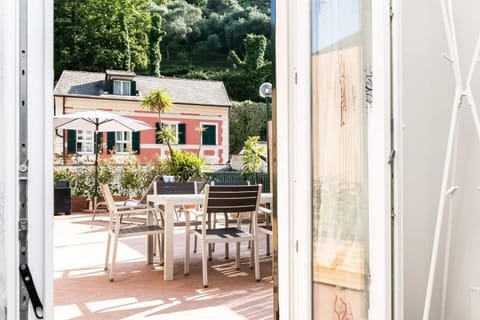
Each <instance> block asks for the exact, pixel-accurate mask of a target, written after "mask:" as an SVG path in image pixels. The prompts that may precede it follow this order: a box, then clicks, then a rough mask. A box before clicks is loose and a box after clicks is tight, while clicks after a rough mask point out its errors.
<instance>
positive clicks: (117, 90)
mask: <svg viewBox="0 0 480 320" xmlns="http://www.w3.org/2000/svg"><path fill="white" fill-rule="evenodd" d="M112 81H113V94H116V95H120V96H129V95H131V94H132V83H131V81H130V80H122V79H113V80H112Z"/></svg>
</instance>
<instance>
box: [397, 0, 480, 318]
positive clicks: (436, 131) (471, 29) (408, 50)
mask: <svg viewBox="0 0 480 320" xmlns="http://www.w3.org/2000/svg"><path fill="white" fill-rule="evenodd" d="M452 2H453V3H454V6H453V7H454V11H455V18H456V19H457V20H456V23H457V24H456V25H457V34H458V36H459V47H460V48H459V52H460V59H461V62H462V65H463V77H464V79H465V78H466V74H467V71H466V70H467V69H468V66H469V65H470V60H471V55H472V53H473V47H474V45H475V41H476V37H477V36H478V32H480V20H479V19H478V18H477V17H476V16H475V13H478V12H479V10H480V2H478V1H475V0H455V1H452ZM400 3H401V4H400ZM397 8H399V10H398V11H397V12H396V15H395V19H398V20H396V23H397V26H398V27H399V28H398V30H399V32H398V33H397V34H395V37H396V38H395V41H397V44H398V45H399V51H397V52H396V57H395V61H396V65H395V68H397V69H396V72H395V73H394V77H395V78H396V79H397V80H399V86H397V87H394V90H396V91H395V96H396V98H395V108H396V113H397V115H398V117H397V122H396V125H397V129H398V130H399V131H398V132H397V133H399V135H397V139H398V140H397V141H400V142H401V145H397V148H398V151H399V152H398V156H399V161H400V164H401V171H400V174H399V176H397V178H398V180H397V182H398V183H399V184H398V185H397V187H398V189H397V190H398V191H399V192H400V197H399V199H400V202H399V208H400V210H401V211H400V212H399V214H400V216H399V218H400V219H401V225H402V228H403V229H402V230H400V231H401V237H402V238H401V247H403V256H404V260H403V265H404V269H403V272H404V278H403V286H404V292H403V300H404V319H406V320H408V319H421V318H422V313H423V305H424V301H425V293H426V285H427V277H428V268H429V263H430V257H431V249H432V245H433V232H434V226H435V222H436V215H437V209H438V201H439V198H440V186H441V178H442V172H443V166H444V161H445V152H446V146H447V136H448V130H449V121H450V114H451V111H452V103H453V95H454V90H455V83H454V80H453V73H452V68H451V65H450V63H448V62H447V61H446V60H445V59H444V58H442V57H441V56H440V54H441V53H442V52H448V45H447V41H446V37H445V32H444V28H443V22H442V15H441V11H440V1H415V0H403V1H397ZM479 80H480V78H479V77H478V76H476V77H475V80H474V86H473V87H474V94H475V88H476V89H477V90H476V92H477V93H476V94H475V97H476V98H477V99H478V103H480V94H479V91H478V88H479V85H480V83H479V82H480V81H479ZM458 128H459V132H460V134H459V136H458V139H459V144H458V148H457V151H458V153H457V158H456V159H457V160H456V162H455V161H454V163H455V166H454V171H455V172H456V179H455V180H456V183H455V184H457V185H459V187H460V189H459V190H458V191H457V192H456V194H455V196H454V203H453V211H452V213H453V221H454V223H453V229H452V232H453V233H452V247H451V248H452V249H451V250H452V251H451V252H452V254H451V257H450V259H449V263H450V269H449V270H450V272H449V274H448V276H449V278H448V291H447V300H446V301H447V304H446V317H445V319H470V318H469V314H468V313H469V311H468V309H469V290H468V288H469V287H470V286H475V287H480V273H479V272H478V270H479V268H480V255H479V254H478V250H476V249H475V248H478V243H480V232H479V230H480V214H479V212H480V210H479V209H480V203H479V201H478V200H477V199H478V196H479V194H478V192H479V191H476V190H475V187H476V186H477V185H480V166H479V165H478V164H479V161H480V154H479V151H480V143H478V140H477V139H476V137H475V132H474V128H473V122H472V118H471V112H470V109H469V107H468V106H464V107H463V108H461V109H460V114H459V126H458ZM447 208H448V203H447ZM444 221H446V220H444ZM442 239H445V232H444V233H443V234H442ZM444 248H445V246H444V245H443V244H442V245H441V246H440V255H439V259H438V262H439V268H438V269H437V277H436V281H435V286H434V291H433V292H434V294H433V299H432V308H431V313H430V319H441V316H440V314H441V289H442V286H441V283H442V276H443V270H442V268H443V256H444V254H443V252H444ZM479 303H480V301H477V302H476V304H477V305H478V304H479ZM472 319H473V318H472Z"/></svg>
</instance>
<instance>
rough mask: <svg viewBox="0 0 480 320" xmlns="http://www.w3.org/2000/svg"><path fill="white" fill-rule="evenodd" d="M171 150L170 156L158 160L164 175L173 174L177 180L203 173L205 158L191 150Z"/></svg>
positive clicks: (180, 180) (184, 179)
mask: <svg viewBox="0 0 480 320" xmlns="http://www.w3.org/2000/svg"><path fill="white" fill-rule="evenodd" d="M172 152H173V153H172V157H171V158H167V159H164V160H162V161H161V162H160V167H161V171H162V172H163V173H164V174H165V175H169V176H175V178H176V180H177V181H179V182H185V181H187V180H188V179H189V178H192V177H197V176H200V177H201V176H203V175H204V166H205V160H204V159H203V158H202V157H200V156H199V155H197V154H195V153H192V152H187V151H181V150H177V149H173V150H172Z"/></svg>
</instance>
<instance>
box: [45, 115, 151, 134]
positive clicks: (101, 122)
mask: <svg viewBox="0 0 480 320" xmlns="http://www.w3.org/2000/svg"><path fill="white" fill-rule="evenodd" d="M53 125H54V127H55V129H65V130H68V129H70V130H89V131H96V132H105V131H140V130H148V129H153V127H152V126H150V125H148V124H147V123H145V122H143V121H139V120H135V119H131V118H127V117H124V116H121V115H119V114H115V113H110V112H106V111H82V112H75V113H68V114H62V115H58V116H54V117H53Z"/></svg>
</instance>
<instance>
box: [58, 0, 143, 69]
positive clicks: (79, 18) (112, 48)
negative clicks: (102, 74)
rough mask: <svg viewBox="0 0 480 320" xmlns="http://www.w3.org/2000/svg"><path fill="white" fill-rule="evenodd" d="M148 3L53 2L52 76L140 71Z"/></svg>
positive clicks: (129, 0)
mask: <svg viewBox="0 0 480 320" xmlns="http://www.w3.org/2000/svg"><path fill="white" fill-rule="evenodd" d="M149 7H150V2H149V1H148V0H108V1H107V0H85V1H75V0H56V1H54V33H55V37H54V42H55V45H54V55H55V77H56V78H58V76H59V75H60V74H61V72H62V71H63V70H64V69H72V70H89V71H104V70H105V69H131V70H144V69H145V68H146V66H147V60H148V58H147V57H148V55H147V48H148V45H147V44H148V38H147V36H146V31H148V30H149V29H150V15H149V14H148V12H147V9H148V8H149Z"/></svg>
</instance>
